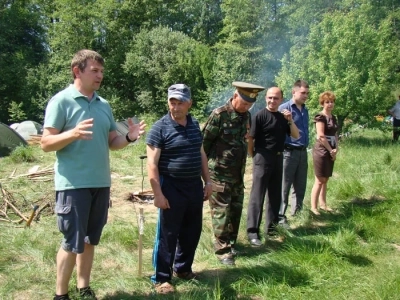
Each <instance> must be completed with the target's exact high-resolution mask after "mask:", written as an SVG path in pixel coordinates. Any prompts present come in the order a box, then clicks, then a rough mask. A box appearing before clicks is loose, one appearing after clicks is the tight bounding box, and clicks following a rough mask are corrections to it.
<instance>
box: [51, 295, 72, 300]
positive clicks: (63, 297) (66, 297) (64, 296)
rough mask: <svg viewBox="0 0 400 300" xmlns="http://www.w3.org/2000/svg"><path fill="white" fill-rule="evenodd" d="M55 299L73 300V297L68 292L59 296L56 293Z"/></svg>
mask: <svg viewBox="0 0 400 300" xmlns="http://www.w3.org/2000/svg"><path fill="white" fill-rule="evenodd" d="M53 300H71V298H70V297H69V296H68V294H66V295H62V296H58V297H57V296H56V295H54V298H53Z"/></svg>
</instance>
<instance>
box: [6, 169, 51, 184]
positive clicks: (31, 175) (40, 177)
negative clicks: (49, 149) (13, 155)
mask: <svg viewBox="0 0 400 300" xmlns="http://www.w3.org/2000/svg"><path fill="white" fill-rule="evenodd" d="M16 170H17V169H14V171H13V172H12V173H11V175H10V176H9V177H8V179H17V178H21V177H26V178H28V179H29V180H31V181H51V180H53V174H54V168H53V166H51V167H46V168H44V169H40V166H33V167H32V168H30V169H29V170H28V173H25V174H19V175H15V172H16Z"/></svg>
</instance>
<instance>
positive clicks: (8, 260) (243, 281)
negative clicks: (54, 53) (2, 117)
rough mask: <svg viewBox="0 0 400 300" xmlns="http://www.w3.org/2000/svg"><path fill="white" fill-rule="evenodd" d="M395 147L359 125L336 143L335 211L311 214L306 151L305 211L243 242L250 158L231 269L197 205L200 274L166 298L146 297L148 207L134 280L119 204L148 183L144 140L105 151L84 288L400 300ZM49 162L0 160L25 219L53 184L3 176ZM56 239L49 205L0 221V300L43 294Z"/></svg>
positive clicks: (134, 232)
mask: <svg viewBox="0 0 400 300" xmlns="http://www.w3.org/2000/svg"><path fill="white" fill-rule="evenodd" d="M25 151H26V153H25ZM399 151H400V145H392V144H391V143H390V133H386V134H382V133H381V132H379V131H374V130H359V131H357V132H356V133H354V134H353V135H352V136H350V137H348V138H346V139H344V140H343V141H342V142H341V145H340V152H339V154H338V159H337V161H336V165H335V170H334V176H333V177H332V178H331V180H330V181H329V183H328V203H329V205H330V206H332V207H333V208H335V212H334V213H322V215H321V216H318V217H315V216H313V215H311V214H310V213H309V211H308V209H307V208H308V207H309V203H310V191H311V187H312V184H313V180H314V179H313V169H312V161H311V155H310V156H309V158H310V159H309V172H308V179H309V180H308V183H307V194H306V199H305V209H304V210H303V211H302V212H301V213H300V214H299V216H297V217H296V218H295V219H290V221H291V226H292V229H291V230H290V231H287V230H284V229H280V236H279V238H276V239H271V240H268V241H267V243H266V244H265V245H264V246H262V247H260V248H251V247H249V245H248V243H247V241H246V234H245V227H246V226H245V225H246V224H245V221H246V204H247V201H248V194H249V192H250V187H251V182H250V180H251V176H250V175H251V164H249V165H248V168H247V171H246V187H247V189H246V199H245V202H246V203H245V206H244V207H245V209H244V211H243V217H242V224H241V228H240V232H239V244H238V247H237V248H238V250H239V251H240V253H241V254H240V255H239V256H238V258H237V261H236V267H224V266H222V265H220V264H219V263H218V261H217V260H216V258H215V256H214V254H213V249H212V244H211V235H212V230H211V227H210V223H211V222H210V214H209V208H208V204H207V203H206V204H205V207H204V218H203V219H204V226H203V233H202V236H201V240H200V243H199V247H198V249H197V252H196V258H195V262H194V266H193V268H194V271H197V272H199V273H200V276H201V278H200V280H196V281H193V282H184V281H181V280H176V279H174V283H175V284H176V286H177V293H176V294H175V295H171V296H167V297H165V296H162V297H161V296H157V295H155V294H154V292H153V290H152V285H151V283H150V280H149V277H150V275H152V273H153V269H152V266H151V254H152V247H153V240H154V233H155V222H156V217H157V211H156V210H155V209H154V208H153V207H152V206H148V205H147V206H146V205H143V206H142V207H143V208H144V211H145V228H144V235H143V276H141V277H139V276H138V275H137V274H138V240H139V232H138V221H137V218H138V211H139V207H141V206H140V205H138V204H137V203H132V202H129V201H127V200H125V199H126V195H127V194H128V193H129V192H133V191H141V190H142V189H144V190H147V189H149V188H150V186H149V183H148V180H147V171H146V160H145V159H144V160H141V159H140V158H139V156H140V155H143V154H145V145H144V142H143V141H140V142H139V143H138V144H137V145H134V146H130V147H128V148H126V149H124V150H121V151H116V152H112V153H111V164H112V168H111V169H112V172H113V187H112V200H113V206H112V208H111V209H110V217H109V222H108V224H107V226H106V227H105V230H104V234H103V237H102V241H101V244H100V245H99V246H98V247H97V248H96V256H95V263H94V267H93V272H92V283H91V286H92V287H93V288H94V289H95V290H96V292H97V294H98V296H99V298H100V299H112V300H116V299H201V300H206V299H221V300H222V299H224V300H225V299H288V300H292V299H293V300H294V299H310V300H312V299H315V300H317V299H318V300H320V299H354V300H355V299H400V255H399V254H400V231H399V230H398V227H399V224H400V203H399V198H400V196H399V194H398V190H399V184H398V182H400V181H399V180H400V175H399V171H400V156H399V155H398V152H399ZM15 157H17V159H15ZM53 162H54V153H43V152H42V151H41V150H40V149H39V148H38V147H35V146H33V147H30V148H29V149H25V150H24V149H22V150H21V149H19V150H18V153H16V154H13V155H11V156H10V157H6V158H1V159H0V183H1V185H2V187H3V189H5V190H6V191H8V192H9V193H10V194H12V195H13V197H14V199H15V202H16V204H17V205H18V207H20V208H21V210H22V211H23V213H24V214H26V215H27V216H28V215H29V212H30V206H31V204H33V203H37V204H39V205H43V203H46V202H51V203H52V201H53V198H54V191H53V183H52V182H32V181H31V180H30V179H28V178H25V177H19V178H17V179H11V178H9V177H10V175H11V174H12V173H13V172H14V170H15V172H14V175H21V174H25V173H27V171H28V170H29V169H30V168H32V167H33V166H35V165H39V166H41V168H45V167H48V166H49V165H51V164H52V163H53ZM142 163H143V168H142ZM142 170H143V174H142ZM143 179H144V181H143V187H142V180H143ZM0 197H1V194H0ZM0 200H1V199H0ZM0 209H3V207H2V201H1V202H0ZM10 217H12V219H13V220H17V219H18V218H19V217H18V216H15V215H12V216H10ZM60 241H61V234H60V233H59V232H58V230H57V228H56V222H55V216H54V215H53V214H51V211H49V213H47V214H43V215H42V216H41V218H40V220H39V222H34V223H33V224H32V225H31V228H27V229H26V228H24V226H23V224H14V223H7V222H0V253H1V255H0V299H49V298H51V297H52V295H53V293H54V286H55V256H56V252H57V250H58V247H59V243H60ZM74 288H75V273H74V275H73V278H72V280H71V283H70V291H71V295H72V296H73V298H76V295H75V294H74V292H73V290H74Z"/></svg>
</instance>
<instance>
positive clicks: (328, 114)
mask: <svg viewBox="0 0 400 300" xmlns="http://www.w3.org/2000/svg"><path fill="white" fill-rule="evenodd" d="M335 100H336V96H335V94H333V93H332V92H330V91H326V92H323V93H322V94H320V95H319V103H320V104H321V106H322V111H321V112H320V113H319V114H318V115H316V116H315V118H314V123H315V127H316V130H317V141H316V143H315V144H314V148H313V162H314V173H315V182H314V186H313V188H312V191H311V212H312V213H314V214H315V215H320V213H319V211H318V205H317V204H318V200H319V207H320V209H322V210H325V211H332V209H331V208H330V207H329V206H327V205H326V186H327V183H328V180H329V177H331V176H332V172H333V165H334V162H335V159H336V154H337V151H338V137H337V130H338V125H337V122H336V117H335V116H334V115H332V110H333V108H334V107H335Z"/></svg>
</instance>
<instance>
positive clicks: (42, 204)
mask: <svg viewBox="0 0 400 300" xmlns="http://www.w3.org/2000/svg"><path fill="white" fill-rule="evenodd" d="M52 214H54V193H53V192H52V193H51V194H49V195H47V196H45V197H42V199H38V200H35V202H31V203H29V202H28V201H27V200H26V199H25V198H24V197H23V195H21V194H19V193H16V192H9V191H8V190H6V189H5V188H4V187H3V186H2V185H1V184H0V222H9V223H13V224H21V225H23V226H24V227H29V226H30V225H31V223H32V222H33V221H38V220H39V218H40V216H41V215H52Z"/></svg>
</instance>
